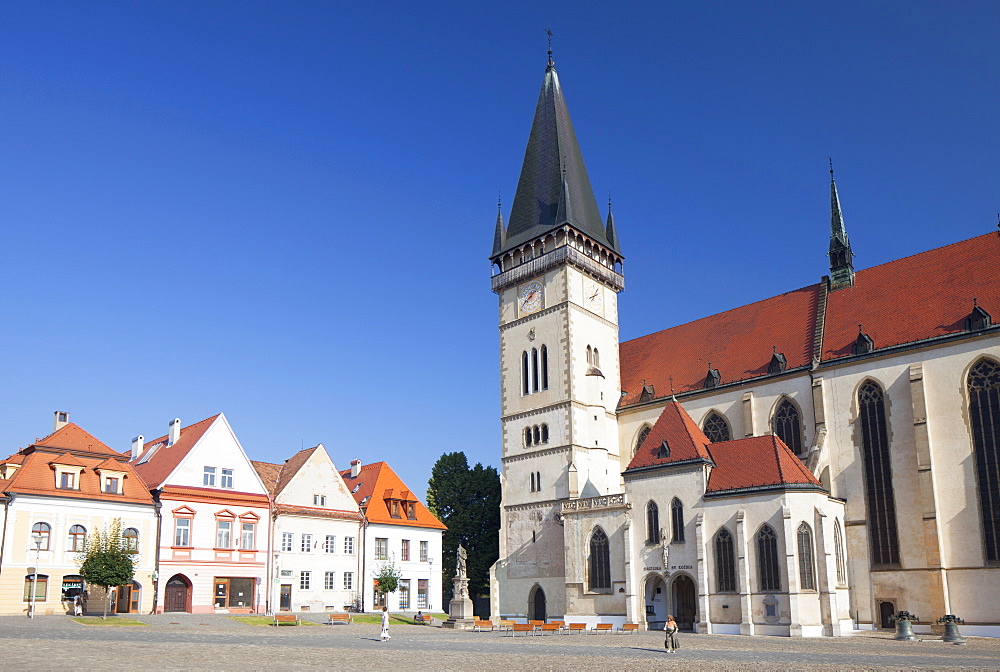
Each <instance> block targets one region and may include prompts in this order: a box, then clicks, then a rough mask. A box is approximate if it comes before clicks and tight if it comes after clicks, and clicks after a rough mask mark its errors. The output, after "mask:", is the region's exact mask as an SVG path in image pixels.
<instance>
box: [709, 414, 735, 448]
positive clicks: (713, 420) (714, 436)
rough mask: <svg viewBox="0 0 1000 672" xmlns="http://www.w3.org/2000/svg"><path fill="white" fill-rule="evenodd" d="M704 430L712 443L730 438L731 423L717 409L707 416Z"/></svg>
mask: <svg viewBox="0 0 1000 672" xmlns="http://www.w3.org/2000/svg"><path fill="white" fill-rule="evenodd" d="M702 431H703V432H705V436H706V437H708V440H709V441H711V442H712V443H719V442H720V441H728V440H729V436H730V435H729V423H728V422H726V419H725V418H724V417H722V416H721V415H719V414H718V413H716V412H715V411H712V412H711V413H709V414H708V417H706V418H705V424H704V425H703V426H702Z"/></svg>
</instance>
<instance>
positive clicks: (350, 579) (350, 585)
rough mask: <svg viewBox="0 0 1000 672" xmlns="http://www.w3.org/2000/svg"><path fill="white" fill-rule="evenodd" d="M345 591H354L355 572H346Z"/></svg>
mask: <svg viewBox="0 0 1000 672" xmlns="http://www.w3.org/2000/svg"><path fill="white" fill-rule="evenodd" d="M344 590H354V572H344Z"/></svg>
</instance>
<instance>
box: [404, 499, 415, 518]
mask: <svg viewBox="0 0 1000 672" xmlns="http://www.w3.org/2000/svg"><path fill="white" fill-rule="evenodd" d="M406 517H407V518H408V519H409V520H416V519H417V505H416V504H414V503H413V502H407V503H406Z"/></svg>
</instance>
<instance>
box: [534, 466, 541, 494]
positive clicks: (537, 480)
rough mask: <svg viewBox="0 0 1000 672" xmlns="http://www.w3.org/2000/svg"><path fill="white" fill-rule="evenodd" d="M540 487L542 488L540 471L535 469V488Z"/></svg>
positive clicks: (538, 488)
mask: <svg viewBox="0 0 1000 672" xmlns="http://www.w3.org/2000/svg"><path fill="white" fill-rule="evenodd" d="M541 489H542V472H540V471H536V472H535V490H541Z"/></svg>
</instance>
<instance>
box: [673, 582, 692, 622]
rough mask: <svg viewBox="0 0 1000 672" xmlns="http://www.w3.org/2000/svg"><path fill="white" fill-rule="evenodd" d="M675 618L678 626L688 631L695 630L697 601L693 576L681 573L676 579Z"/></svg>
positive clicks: (674, 586) (674, 596)
mask: <svg viewBox="0 0 1000 672" xmlns="http://www.w3.org/2000/svg"><path fill="white" fill-rule="evenodd" d="M672 597H673V600H672V601H673V604H674V613H673V616H674V620H675V621H677V627H679V628H680V629H681V630H684V631H686V632H693V631H694V621H695V618H696V617H697V608H696V607H697V604H696V603H695V590H694V581H692V580H691V577H689V576H685V575H684V574H681V575H680V576H678V577H677V578H676V579H674V584H673V595H672Z"/></svg>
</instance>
